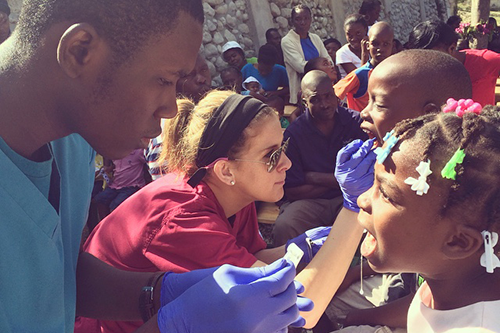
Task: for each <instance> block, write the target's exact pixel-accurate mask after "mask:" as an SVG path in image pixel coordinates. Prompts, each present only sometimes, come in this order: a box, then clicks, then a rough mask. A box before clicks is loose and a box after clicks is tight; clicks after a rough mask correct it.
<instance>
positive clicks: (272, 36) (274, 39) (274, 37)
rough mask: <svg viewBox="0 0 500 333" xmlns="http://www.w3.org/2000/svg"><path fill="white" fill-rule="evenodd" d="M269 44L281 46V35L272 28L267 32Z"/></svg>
mask: <svg viewBox="0 0 500 333" xmlns="http://www.w3.org/2000/svg"><path fill="white" fill-rule="evenodd" d="M268 42H269V44H271V45H274V46H277V47H280V46H281V35H280V33H279V32H277V31H274V30H272V31H271V32H270V33H269V40H268Z"/></svg>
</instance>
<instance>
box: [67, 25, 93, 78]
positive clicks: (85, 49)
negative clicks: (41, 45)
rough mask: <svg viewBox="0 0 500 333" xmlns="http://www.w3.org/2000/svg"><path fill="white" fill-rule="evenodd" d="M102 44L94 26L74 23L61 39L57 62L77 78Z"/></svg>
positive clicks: (69, 74)
mask: <svg viewBox="0 0 500 333" xmlns="http://www.w3.org/2000/svg"><path fill="white" fill-rule="evenodd" d="M102 44H103V43H102V39H101V38H100V37H99V35H98V34H97V32H96V30H95V29H94V27H93V26H91V25H90V24H88V23H77V24H73V25H72V26H70V27H69V28H68V29H66V31H65V32H64V33H63V35H62V36H61V38H60V39H59V44H58V46H57V62H58V63H59V66H61V68H62V69H63V71H64V72H65V73H66V74H67V75H68V76H69V77H71V78H76V77H78V76H80V74H81V73H82V71H83V70H84V69H85V66H86V65H88V64H89V63H90V62H91V61H92V59H94V58H95V57H96V55H97V54H96V53H97V52H98V51H99V48H100V47H102Z"/></svg>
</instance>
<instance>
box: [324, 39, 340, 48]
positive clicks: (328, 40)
mask: <svg viewBox="0 0 500 333" xmlns="http://www.w3.org/2000/svg"><path fill="white" fill-rule="evenodd" d="M330 43H334V44H336V45H337V46H338V47H339V48H341V47H342V44H341V43H340V42H339V41H338V39H336V38H327V39H325V41H324V42H323V45H324V46H325V47H326V46H327V45H328V44H330Z"/></svg>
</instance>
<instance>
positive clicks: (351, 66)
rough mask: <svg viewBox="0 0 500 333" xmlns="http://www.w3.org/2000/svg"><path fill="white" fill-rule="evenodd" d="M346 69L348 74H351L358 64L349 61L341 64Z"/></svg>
mask: <svg viewBox="0 0 500 333" xmlns="http://www.w3.org/2000/svg"><path fill="white" fill-rule="evenodd" d="M339 66H342V68H343V69H344V70H345V72H346V74H349V73H350V72H352V71H353V70H355V69H356V66H355V65H354V64H353V63H352V62H347V63H345V64H339Z"/></svg>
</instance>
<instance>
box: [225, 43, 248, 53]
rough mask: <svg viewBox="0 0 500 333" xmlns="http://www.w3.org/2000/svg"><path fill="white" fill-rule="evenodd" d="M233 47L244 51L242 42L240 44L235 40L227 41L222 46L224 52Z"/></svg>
mask: <svg viewBox="0 0 500 333" xmlns="http://www.w3.org/2000/svg"><path fill="white" fill-rule="evenodd" d="M231 49H240V50H242V51H243V48H242V47H241V45H240V44H238V43H237V42H235V41H230V42H227V43H226V44H224V46H223V47H222V53H224V52H226V51H227V50H231Z"/></svg>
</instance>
